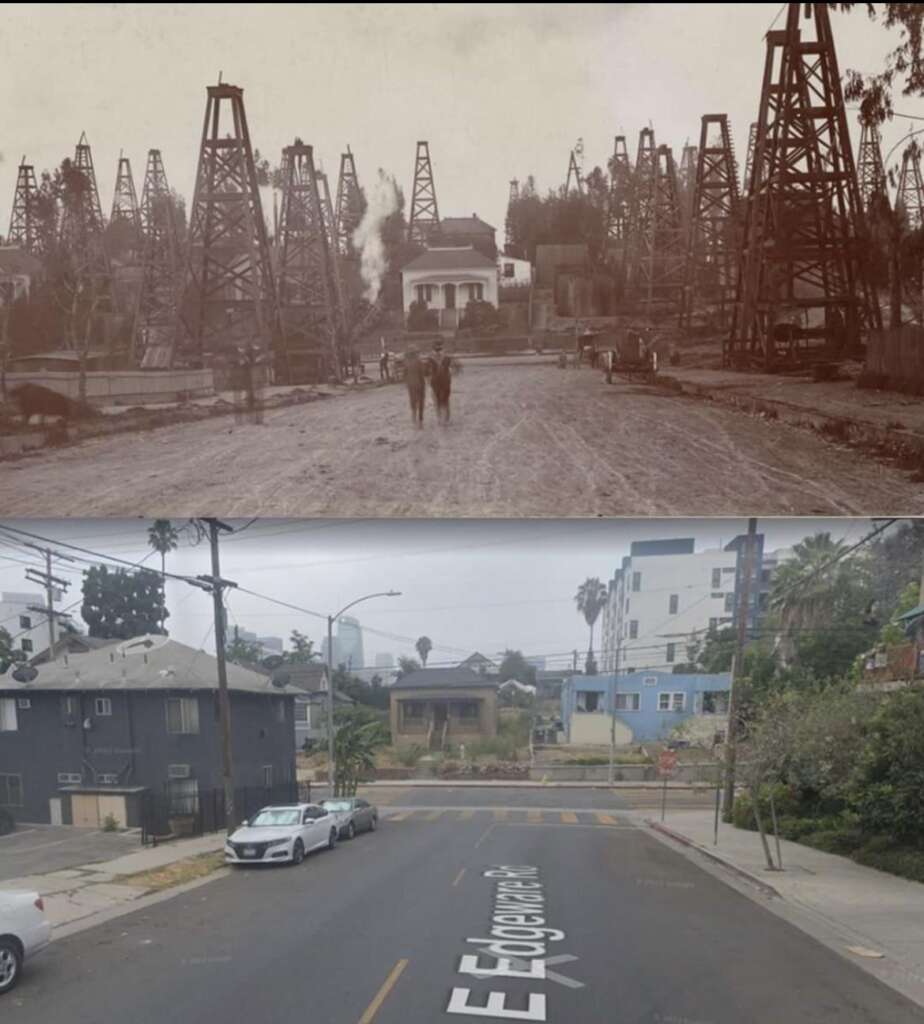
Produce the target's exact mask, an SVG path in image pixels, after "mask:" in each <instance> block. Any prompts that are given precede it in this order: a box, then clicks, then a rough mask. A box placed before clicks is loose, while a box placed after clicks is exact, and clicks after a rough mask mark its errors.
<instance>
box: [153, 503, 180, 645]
mask: <svg viewBox="0 0 924 1024" xmlns="http://www.w3.org/2000/svg"><path fill="white" fill-rule="evenodd" d="M179 539H180V535H179V533H177V531H176V528H175V527H174V525H173V523H171V522H170V520H169V519H155V520H154V522H153V523H152V524H151V527H150V529H149V530H148V544H149V545H150V546H151V547H152V548H153V549H154V550H155V551H158V552H159V553H160V586H161V593H162V594H163V595H164V612H166V609H167V553H168V552H169V551H176V549H177V546H178V544H179ZM165 618H166V616H165V615H164V614H162V615H161V618H160V631H161V633H164V632H165V630H164V620H165Z"/></svg>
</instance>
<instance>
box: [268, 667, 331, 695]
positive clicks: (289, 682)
mask: <svg viewBox="0 0 924 1024" xmlns="http://www.w3.org/2000/svg"><path fill="white" fill-rule="evenodd" d="M272 678H273V679H274V680H275V681H276V682H277V683H281V684H282V685H283V686H295V687H297V688H298V689H299V690H304V691H305V692H306V693H319V692H320V691H322V690H326V689H327V687H326V685H325V681H326V679H327V666H326V665H325V664H323V662H322V663H320V664H318V663H314V664H306V665H280V666H279V668H277V669H275V670H274V671H273V673H272Z"/></svg>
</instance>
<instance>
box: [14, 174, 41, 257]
mask: <svg viewBox="0 0 924 1024" xmlns="http://www.w3.org/2000/svg"><path fill="white" fill-rule="evenodd" d="M37 195H38V186H37V185H36V182H35V168H34V167H33V165H32V164H27V163H26V158H25V157H23V158H22V160H21V161H20V164H19V171H18V172H17V175H16V191H15V192H14V193H13V212H12V213H11V214H10V230H9V234H8V235H7V242H8V243H9V244H10V245H18V246H19V247H20V248H21V249H25V250H26V252H31V253H33V254H34V253H37V252H39V251H40V249H41V238H40V232H39V225H38V221H37V218H36V210H35V201H36V198H37Z"/></svg>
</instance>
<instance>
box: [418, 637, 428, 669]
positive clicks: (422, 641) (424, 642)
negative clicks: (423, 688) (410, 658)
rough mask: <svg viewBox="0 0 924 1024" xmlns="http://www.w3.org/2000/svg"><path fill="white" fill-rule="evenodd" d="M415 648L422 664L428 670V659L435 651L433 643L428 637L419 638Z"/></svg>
mask: <svg viewBox="0 0 924 1024" xmlns="http://www.w3.org/2000/svg"><path fill="white" fill-rule="evenodd" d="M414 648H415V649H416V651H417V653H418V655H419V656H420V664H421V665H423V667H424V668H426V667H427V658H428V657H429V656H430V651H432V650H433V641H432V640H431V639H430V637H428V636H422V637H419V638H418V640H417V643H416V644H414Z"/></svg>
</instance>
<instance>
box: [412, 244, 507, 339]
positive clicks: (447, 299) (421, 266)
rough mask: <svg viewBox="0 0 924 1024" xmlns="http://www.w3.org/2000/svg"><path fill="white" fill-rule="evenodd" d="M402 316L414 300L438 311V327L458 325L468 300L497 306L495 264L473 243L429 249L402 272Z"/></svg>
mask: <svg viewBox="0 0 924 1024" xmlns="http://www.w3.org/2000/svg"><path fill="white" fill-rule="evenodd" d="M401 280H402V286H403V295H404V315H405V316H407V314H408V311H409V310H410V308H411V304H412V303H414V302H422V303H424V304H425V305H426V306H427V307H428V308H429V309H432V310H435V311H436V312H437V313H438V314H439V318H440V327H448V328H454V327H458V326H459V324H460V322H461V319H462V315H463V313H464V311H465V307H466V306H467V305H468V304H469V303H470V302H490V303H491V305H492V306H497V264H496V263H495V262H494V260H492V259H489V258H488V257H487V256H485V255H483V254H482V253H480V252H478V250H477V249H474V248H472V246H466V247H464V248H459V247H456V248H451V249H449V248H447V249H428V250H427V251H426V252H423V253H421V254H420V255H419V256H416V257H415V258H414V259H412V260H411V262H410V263H408V264H406V265H405V267H404V268H403V269H402V271H401Z"/></svg>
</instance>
